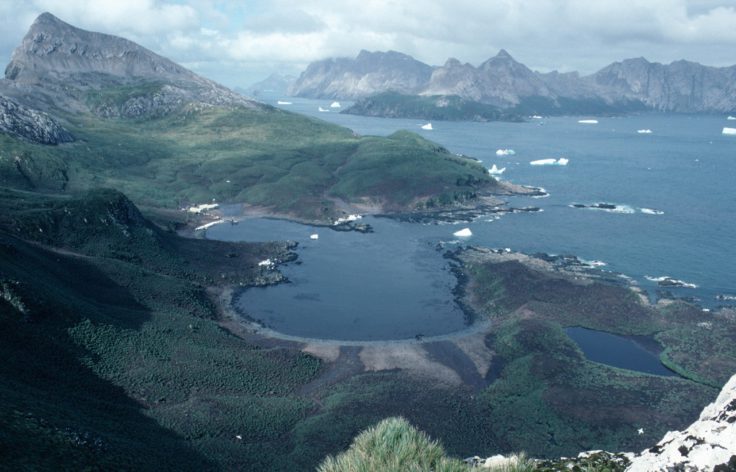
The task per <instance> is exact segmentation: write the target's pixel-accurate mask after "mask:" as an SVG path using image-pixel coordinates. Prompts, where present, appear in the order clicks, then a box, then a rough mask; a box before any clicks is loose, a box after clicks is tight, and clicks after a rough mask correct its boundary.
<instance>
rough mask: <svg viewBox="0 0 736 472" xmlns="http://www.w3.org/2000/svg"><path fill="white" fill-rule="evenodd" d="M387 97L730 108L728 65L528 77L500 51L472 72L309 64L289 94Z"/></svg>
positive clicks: (641, 63)
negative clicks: (392, 94) (391, 93)
mask: <svg viewBox="0 0 736 472" xmlns="http://www.w3.org/2000/svg"><path fill="white" fill-rule="evenodd" d="M387 91H394V92H399V93H403V94H413V95H428V96H434V95H457V96H459V97H462V98H464V99H468V100H474V101H477V102H481V103H485V104H490V105H494V106H499V107H504V108H513V107H516V106H519V105H521V106H522V107H523V106H525V105H526V104H528V103H530V102H534V103H537V104H539V103H545V104H546V107H547V108H549V109H558V110H559V111H560V112H563V113H564V112H568V113H573V112H576V111H580V110H581V108H580V105H581V103H582V102H583V101H584V102H587V103H594V104H597V105H596V107H597V108H600V109H601V110H609V111H614V110H616V111H625V110H627V109H630V110H634V109H636V110H639V109H652V110H658V111H668V112H683V113H699V112H707V113H713V112H727V113H730V112H733V111H734V110H736V66H732V67H725V68H716V67H707V66H703V65H700V64H697V63H694V62H687V61H678V62H673V63H672V64H669V65H663V64H658V63H651V62H648V61H647V60H645V59H643V58H639V59H627V60H625V61H623V62H616V63H613V64H611V65H609V66H607V67H605V68H603V69H601V70H600V71H598V72H596V73H595V74H592V75H589V76H580V75H579V74H578V73H576V72H572V73H564V74H560V73H558V72H551V73H547V74H541V73H538V72H534V71H532V70H530V69H529V68H528V67H526V66H525V65H524V64H521V63H520V62H518V61H516V60H514V58H513V57H511V55H510V54H509V53H508V52H506V51H504V50H501V51H500V52H499V53H498V54H497V55H496V56H494V57H492V58H490V59H488V60H487V61H485V62H484V63H482V64H481V65H479V66H478V67H474V66H472V65H470V64H462V63H460V61H458V60H457V59H449V60H448V61H447V62H446V63H445V64H444V65H443V66H440V67H435V68H432V67H430V66H428V65H426V64H422V63H421V62H419V61H416V60H414V59H413V58H411V57H409V56H405V55H403V54H398V53H368V52H365V51H363V52H361V54H360V55H359V56H358V58H356V59H328V60H324V61H319V62H315V63H312V64H310V65H309V67H308V68H307V69H306V70H305V71H304V72H303V73H302V74H301V76H300V77H299V79H298V80H297V83H296V84H295V85H294V86H293V87H292V88H291V90H290V92H291V94H292V95H296V96H303V97H314V98H345V99H358V98H363V97H366V96H369V95H374V94H377V93H382V92H387ZM588 108H590V107H588ZM583 109H584V108H583Z"/></svg>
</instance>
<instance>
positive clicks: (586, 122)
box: [578, 120, 598, 125]
mask: <svg viewBox="0 0 736 472" xmlns="http://www.w3.org/2000/svg"><path fill="white" fill-rule="evenodd" d="M578 123H580V124H582V125H597V124H598V120H578Z"/></svg>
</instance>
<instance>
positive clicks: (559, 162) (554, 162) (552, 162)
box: [529, 157, 570, 166]
mask: <svg viewBox="0 0 736 472" xmlns="http://www.w3.org/2000/svg"><path fill="white" fill-rule="evenodd" d="M568 162H570V159H565V158H564V157H561V158H559V159H537V160H536V161H531V162H530V163H529V164H531V165H533V166H566V165H567V164H568Z"/></svg>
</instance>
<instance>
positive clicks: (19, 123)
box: [0, 96, 74, 144]
mask: <svg viewBox="0 0 736 472" xmlns="http://www.w3.org/2000/svg"><path fill="white" fill-rule="evenodd" d="M0 131H3V132H5V133H8V134H10V135H11V136H15V137H18V138H21V139H25V140H26V141H30V142H32V143H37V144H60V143H68V142H71V141H74V137H73V136H72V135H71V133H70V132H69V131H67V130H66V129H64V128H63V127H62V126H61V125H60V124H59V123H58V122H57V121H56V120H55V119H53V118H52V117H50V116H49V115H47V114H46V113H44V112H42V111H38V110H34V109H32V108H29V107H25V106H23V105H20V104H18V103H16V102H15V101H13V100H11V99H9V98H7V97H3V96H0Z"/></svg>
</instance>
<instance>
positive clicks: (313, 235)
mask: <svg viewBox="0 0 736 472" xmlns="http://www.w3.org/2000/svg"><path fill="white" fill-rule="evenodd" d="M309 239H319V234H317V233H314V234H312V235H310V236H309Z"/></svg>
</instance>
